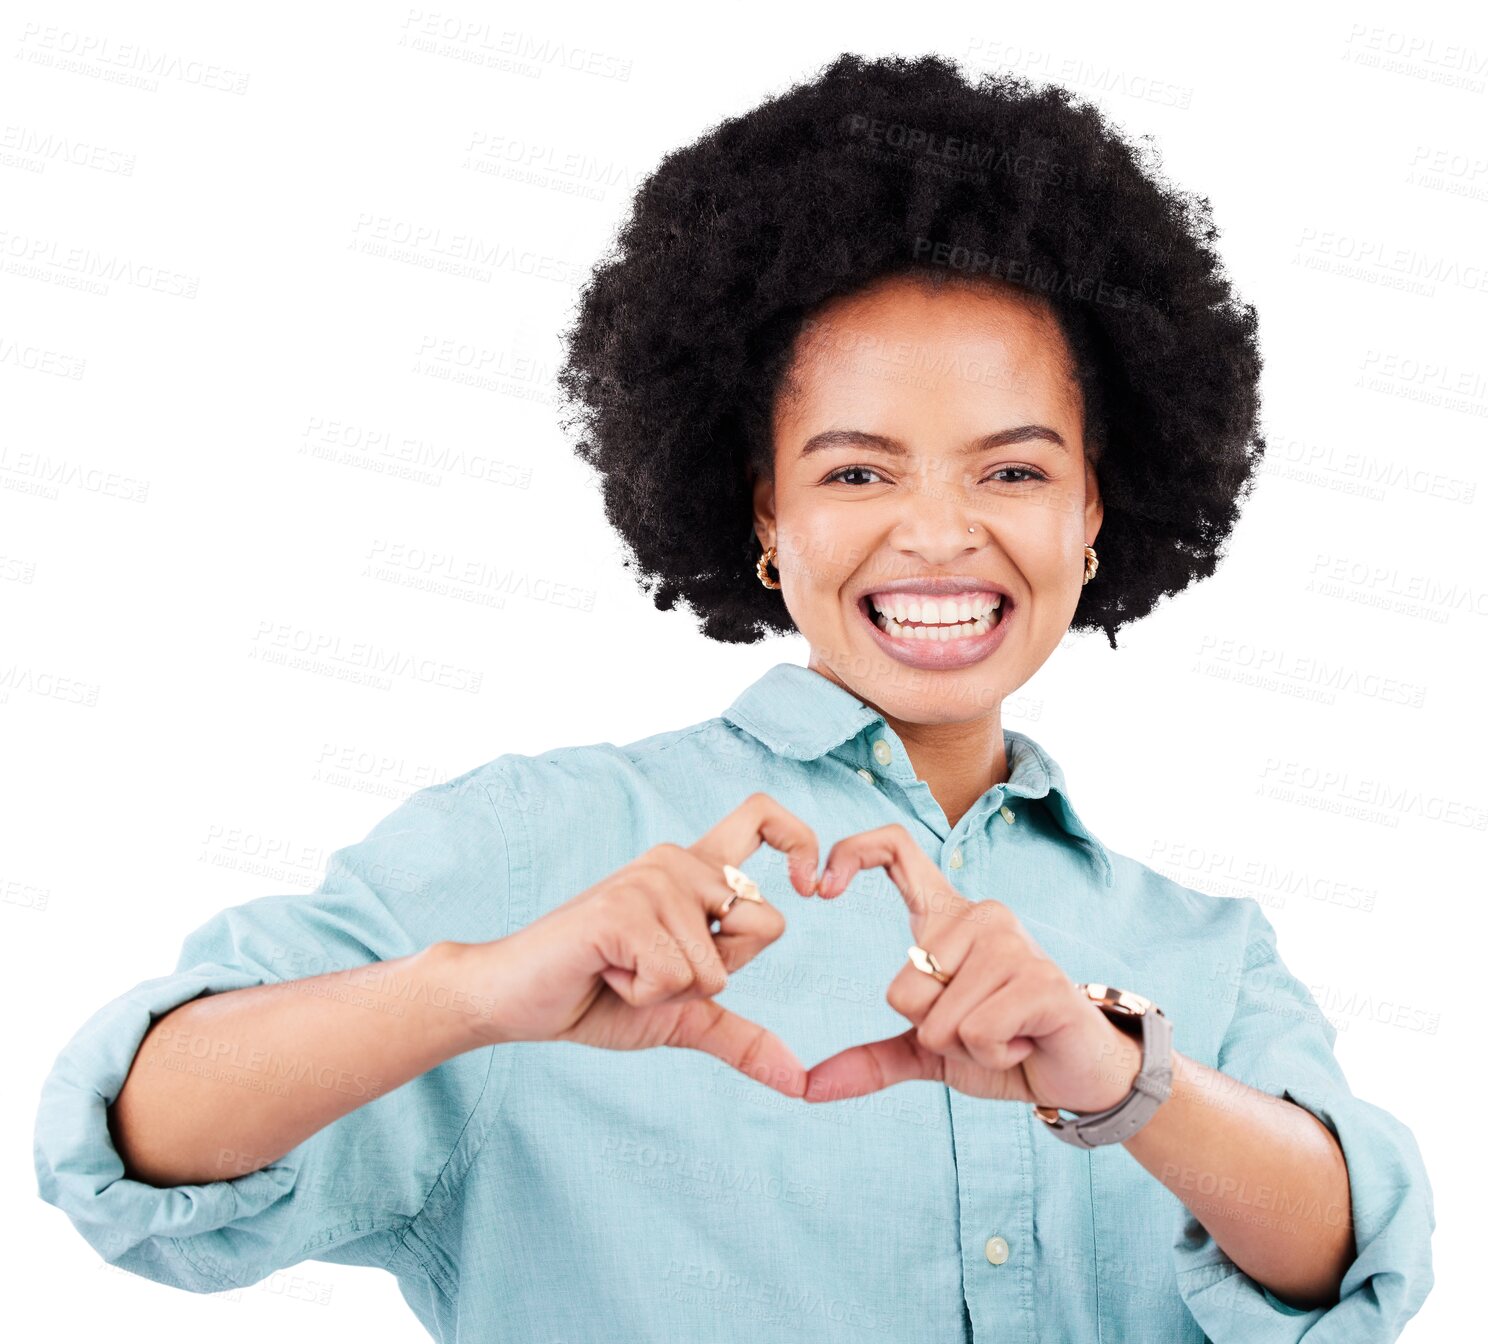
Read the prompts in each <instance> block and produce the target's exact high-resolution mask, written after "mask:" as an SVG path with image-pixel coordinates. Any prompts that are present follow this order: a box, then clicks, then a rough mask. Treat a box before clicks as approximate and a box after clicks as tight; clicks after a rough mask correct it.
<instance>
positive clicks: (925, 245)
mask: <svg viewBox="0 0 1488 1344" xmlns="http://www.w3.org/2000/svg"><path fill="white" fill-rule="evenodd" d="M914 256H915V260H916V261H929V262H931V263H932V264H933V265H936V266H949V267H950V268H951V269H952V270H953V271H964V272H965V273H966V274H967V275H984V274H985V275H988V276H991V277H992V278H993V279H997V280H1007V281H1009V282H1011V283H1012V284H1015V285H1022V286H1023V287H1024V288H1025V289H1032V290H1037V291H1038V292H1039V293H1040V294H1044V295H1047V296H1050V297H1058V298H1064V299H1080V300H1082V301H1084V302H1086V303H1100V304H1107V305H1109V306H1110V307H1112V308H1126V307H1129V306H1131V305H1132V304H1133V303H1134V302H1135V300H1136V298H1137V294H1136V292H1135V291H1134V290H1132V289H1130V288H1128V287H1127V286H1125V285H1118V284H1113V283H1111V282H1110V281H1108V280H1106V279H1105V278H1104V277H1103V276H1091V275H1084V276H1077V275H1071V274H1070V273H1069V272H1068V271H1060V269H1059V268H1058V267H1057V266H1052V265H1044V264H1043V263H1040V262H1030V261H1027V260H1025V259H1023V258H1019V257H1000V256H994V255H993V254H992V253H990V252H983V251H981V250H980V249H976V250H973V249H972V248H969V247H965V246H963V245H961V244H960V243H952V242H947V241H945V240H944V239H942V240H936V239H934V238H926V237H924V236H923V235H919V236H917V237H916V238H915V242H914Z"/></svg>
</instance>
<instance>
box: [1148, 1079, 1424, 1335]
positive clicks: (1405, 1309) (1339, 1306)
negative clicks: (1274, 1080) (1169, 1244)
mask: <svg viewBox="0 0 1488 1344" xmlns="http://www.w3.org/2000/svg"><path fill="white" fill-rule="evenodd" d="M1282 1096H1283V1097H1285V1098H1286V1099H1288V1100H1290V1101H1293V1102H1295V1103H1296V1104H1297V1105H1299V1106H1301V1107H1303V1108H1304V1109H1306V1110H1308V1111H1310V1112H1311V1113H1312V1114H1313V1115H1315V1116H1317V1118H1318V1119H1319V1120H1321V1121H1322V1122H1323V1123H1324V1124H1325V1125H1327V1126H1328V1128H1329V1129H1330V1130H1331V1131H1332V1132H1333V1134H1334V1135H1335V1136H1336V1137H1337V1138H1338V1140H1339V1144H1340V1147H1341V1148H1342V1149H1343V1154H1344V1160H1345V1162H1346V1163H1347V1165H1348V1172H1349V1200H1350V1205H1351V1210H1350V1213H1351V1217H1352V1219H1353V1228H1354V1242H1355V1247H1354V1249H1355V1257H1354V1260H1353V1262H1352V1263H1351V1264H1350V1265H1349V1267H1348V1269H1347V1271H1346V1272H1345V1273H1344V1276H1343V1281H1342V1284H1341V1285H1340V1288H1339V1300H1338V1301H1337V1302H1336V1303H1335V1304H1334V1305H1333V1306H1331V1307H1314V1308H1310V1309H1305V1308H1300V1307H1295V1306H1291V1305H1289V1304H1288V1303H1286V1302H1283V1301H1282V1300H1281V1299H1280V1298H1278V1297H1277V1296H1276V1295H1275V1294H1274V1293H1272V1292H1271V1291H1270V1290H1269V1289H1268V1288H1265V1287H1264V1286H1263V1285H1261V1284H1260V1283H1257V1282H1256V1280H1254V1279H1253V1278H1251V1277H1250V1276H1249V1275H1248V1274H1246V1273H1245V1272H1244V1271H1243V1270H1242V1269H1240V1267H1239V1266H1238V1265H1236V1264H1235V1262H1234V1261H1233V1260H1231V1259H1230V1257H1229V1256H1227V1255H1226V1254H1225V1253H1224V1251H1223V1250H1221V1249H1220V1247H1219V1244H1218V1243H1217V1242H1216V1241H1215V1240H1214V1238H1213V1237H1212V1236H1211V1235H1210V1234H1209V1232H1208V1230H1207V1229H1206V1228H1205V1227H1204V1225H1203V1224H1202V1223H1200V1222H1199V1220H1198V1219H1197V1218H1195V1217H1194V1216H1192V1215H1191V1214H1190V1215H1188V1216H1187V1217H1186V1218H1185V1220H1184V1223H1183V1226H1182V1229H1181V1231H1180V1232H1179V1235H1178V1238H1177V1240H1176V1241H1175V1242H1174V1243H1173V1255H1174V1266H1175V1270H1176V1273H1177V1278H1178V1288H1179V1292H1180V1294H1181V1295H1182V1297H1183V1300H1184V1303H1185V1305H1186V1306H1187V1307H1188V1309H1189V1312H1190V1313H1191V1314H1192V1316H1193V1318H1194V1319H1195V1320H1196V1321H1197V1322H1198V1324H1199V1326H1200V1328H1202V1330H1203V1331H1204V1333H1205V1334H1206V1335H1208V1336H1209V1338H1210V1339H1211V1340H1212V1341H1214V1344H1252V1342H1254V1344H1261V1341H1265V1344H1272V1341H1276V1344H1283V1342H1284V1341H1298V1340H1302V1339H1303V1338H1304V1337H1305V1338H1306V1341H1307V1344H1331V1341H1339V1344H1372V1342H1373V1341H1390V1340H1395V1339H1398V1338H1399V1336H1400V1332H1401V1331H1402V1330H1403V1329H1404V1328H1405V1324H1406V1322H1407V1321H1408V1320H1409V1319H1410V1318H1411V1317H1412V1316H1414V1315H1415V1314H1416V1312H1417V1311H1418V1310H1419V1309H1420V1306H1421V1303H1422V1302H1423V1301H1424V1300H1425V1298H1426V1295H1427V1293H1429V1292H1430V1290H1431V1287H1432V1284H1433V1276H1432V1268H1431V1248H1430V1241H1431V1233H1432V1231H1433V1229H1434V1228H1435V1226H1436V1218H1435V1212H1434V1209H1433V1204H1432V1195H1431V1187H1430V1184H1429V1182H1428V1180H1427V1176H1426V1170H1425V1166H1424V1164H1423V1162H1422V1160H1421V1155H1420V1150H1419V1148H1418V1147H1417V1146H1416V1141H1415V1138H1414V1136H1413V1135H1412V1134H1411V1132H1410V1130H1409V1129H1408V1128H1407V1127H1406V1126H1405V1125H1404V1124H1402V1123H1401V1122H1400V1121H1399V1120H1397V1119H1396V1118H1395V1117H1394V1116H1393V1115H1391V1114H1390V1113H1389V1112H1388V1111H1385V1110H1383V1109H1381V1108H1380V1107H1378V1106H1375V1105H1373V1104H1372V1103H1370V1102H1366V1101H1362V1100H1360V1099H1359V1098H1358V1097H1355V1096H1354V1095H1353V1094H1352V1093H1349V1094H1346V1095H1343V1096H1339V1095H1336V1094H1324V1093H1322V1092H1314V1091H1312V1090H1310V1089H1307V1088H1301V1089H1297V1088H1291V1087H1289V1088H1287V1089H1286V1090H1285V1091H1284V1092H1283V1093H1282ZM1264 1207H1265V1206H1263V1205H1261V1204H1260V1202H1259V1201H1258V1208H1257V1211H1258V1214H1260V1216H1265V1213H1264ZM1271 1207H1273V1208H1274V1209H1276V1211H1277V1216H1281V1217H1285V1216H1287V1213H1286V1211H1285V1208H1284V1206H1283V1205H1282V1204H1281V1203H1280V1201H1278V1202H1277V1203H1275V1204H1273V1205H1272V1206H1271Z"/></svg>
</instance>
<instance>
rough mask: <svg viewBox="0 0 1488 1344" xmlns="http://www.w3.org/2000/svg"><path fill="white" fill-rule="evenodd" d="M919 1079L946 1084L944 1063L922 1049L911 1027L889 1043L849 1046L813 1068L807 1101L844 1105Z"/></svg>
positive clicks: (808, 1076) (890, 1038) (875, 1042)
mask: <svg viewBox="0 0 1488 1344" xmlns="http://www.w3.org/2000/svg"><path fill="white" fill-rule="evenodd" d="M918 1078H929V1079H931V1080H933V1081H935V1082H944V1081H945V1060H944V1058H943V1057H942V1056H940V1055H937V1054H934V1053H932V1052H931V1051H928V1050H926V1049H925V1048H924V1047H923V1046H922V1045H920V1043H919V1042H918V1041H917V1040H916V1039H915V1028H914V1027H911V1028H910V1029H909V1030H908V1031H905V1032H901V1033H900V1034H899V1035H898V1036H890V1037H888V1038H887V1039H886V1040H882V1041H869V1042H868V1043H867V1044H866V1045H854V1046H849V1047H848V1048H847V1049H846V1050H840V1051H838V1053H837V1054H835V1055H832V1056H830V1057H829V1058H827V1059H824V1060H822V1062H821V1063H820V1064H815V1065H813V1066H812V1069H811V1072H810V1073H809V1074H807V1076H806V1095H805V1098H804V1100H806V1101H843V1100H845V1099H846V1098H848V1097H861V1096H864V1095H866V1094H867V1093H869V1092H877V1091H879V1090H880V1089H882V1088H885V1087H893V1085H894V1084H895V1083H907V1082H912V1081H914V1080H915V1079H918Z"/></svg>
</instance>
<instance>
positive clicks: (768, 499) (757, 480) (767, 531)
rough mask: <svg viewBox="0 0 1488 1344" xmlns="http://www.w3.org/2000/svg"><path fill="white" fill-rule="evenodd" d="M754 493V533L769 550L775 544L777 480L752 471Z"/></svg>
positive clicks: (762, 546)
mask: <svg viewBox="0 0 1488 1344" xmlns="http://www.w3.org/2000/svg"><path fill="white" fill-rule="evenodd" d="M750 479H751V482H752V484H751V487H750V488H751V491H752V493H753V495H754V534H755V536H757V537H758V538H759V543H760V547H761V549H763V550H769V549H770V547H771V546H773V545H774V544H775V482H774V481H772V480H771V479H770V478H769V477H768V476H759V475H755V473H754V472H752V471H751V472H750Z"/></svg>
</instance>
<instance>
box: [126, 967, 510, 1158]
mask: <svg viewBox="0 0 1488 1344" xmlns="http://www.w3.org/2000/svg"><path fill="white" fill-rule="evenodd" d="M463 946H464V945H463V944H452V943H436V944H434V945H433V946H431V947H429V948H426V949H424V950H423V951H421V952H418V953H415V954H413V955H411V956H408V957H402V958H398V959H396V960H392V961H385V962H375V963H373V964H371V965H369V966H363V967H354V968H352V969H350V970H346V971H338V972H334V973H332V974H330V975H321V976H314V977H310V978H308V979H302V980H288V981H284V982H281V983H277V984H270V985H255V986H252V987H250V988H247V989H238V990H232V991H228V992H224V993H221V994H207V995H204V996H202V997H201V998H197V999H193V1000H191V1001H190V1002H189V1003H183V1004H181V1005H180V1006H179V1007H178V1008H175V1009H174V1010H172V1011H171V1012H169V1013H167V1014H166V1015H165V1016H164V1017H162V1018H160V1019H159V1020H158V1021H157V1022H155V1023H154V1024H152V1026H151V1028H150V1031H149V1033H148V1034H147V1035H146V1036H145V1038H144V1040H143V1041H142V1042H141V1043H140V1047H139V1050H138V1051H137V1052H136V1054H135V1058H134V1063H133V1064H132V1066H131V1067H130V1071H129V1075H128V1077H127V1078H126V1079H125V1081H124V1086H123V1089H122V1090H121V1091H120V1093H119V1096H118V1097H117V1098H116V1099H115V1100H114V1103H113V1105H112V1106H111V1107H110V1109H109V1113H108V1119H109V1126H110V1129H111V1132H112V1136H113V1140H114V1146H115V1148H116V1149H117V1150H118V1153H119V1155H120V1157H121V1158H122V1159H123V1161H124V1167H125V1174H126V1175H127V1176H129V1177H130V1178H131V1179H133V1180H138V1181H143V1182H145V1183H147V1184H150V1185H156V1186H171V1185H187V1184H197V1183H203V1182H207V1181H218V1180H226V1179H230V1178H232V1177H235V1176H241V1175H244V1174H245V1173H247V1172H250V1171H256V1170H258V1169H260V1168H261V1167H265V1166H267V1165H268V1164H269V1163H271V1162H273V1161H276V1160H277V1159H278V1158H280V1157H282V1156H283V1155H284V1154H285V1153H287V1152H289V1150H290V1149H292V1148H294V1147H295V1146H296V1145H297V1144H299V1143H302V1142H304V1140H305V1139H307V1138H309V1137H310V1136H311V1135H312V1134H314V1133H316V1132H317V1131H318V1130H320V1129H323V1128H324V1127H325V1126H326V1125H328V1124H330V1123H331V1122H332V1121H333V1120H336V1119H338V1118H340V1117H341V1116H342V1115H345V1114H346V1113H347V1112H349V1111H353V1110H355V1109H357V1107H359V1106H362V1105H365V1104H366V1103H367V1102H369V1101H372V1100H374V1099H375V1098H377V1097H380V1096H382V1095H384V1094H385V1093H387V1092H390V1091H392V1090H393V1089H394V1088H397V1087H401V1086H402V1085H403V1084H404V1083H406V1082H408V1081H409V1080H410V1079H412V1078H416V1077H417V1076H418V1075H419V1074H421V1073H424V1072H426V1071H427V1070H429V1069H431V1068H433V1067H435V1066H436V1065H438V1064H441V1063H443V1062H444V1061H445V1060H446V1059H450V1058H452V1057H453V1056H455V1055H458V1054H462V1053H464V1052H465V1051H466V1050H469V1049H472V1048H474V1047H475V1046H477V1045H479V1044H480V1043H481V1040H482V1037H481V1035H480V1033H479V1031H478V1030H477V1028H478V1024H479V1019H480V1011H481V1008H480V1005H479V1003H478V1002H477V1001H476V1000H475V999H474V998H473V997H472V996H471V995H470V994H468V993H467V992H466V991H465V989H464V988H463V983H461V982H459V981H457V977H456V971H457V957H456V951H457V949H460V948H462V947H463Z"/></svg>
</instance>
